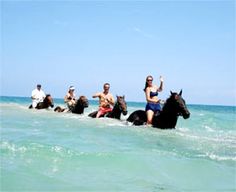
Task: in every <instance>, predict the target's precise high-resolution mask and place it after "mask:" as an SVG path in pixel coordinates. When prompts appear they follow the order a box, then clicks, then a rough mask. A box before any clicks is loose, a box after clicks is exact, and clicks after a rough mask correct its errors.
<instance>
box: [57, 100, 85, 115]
mask: <svg viewBox="0 0 236 192" xmlns="http://www.w3.org/2000/svg"><path fill="white" fill-rule="evenodd" d="M88 106H89V102H88V99H87V98H86V97H85V96H80V98H79V99H78V100H77V101H76V104H75V106H74V107H72V110H71V111H69V110H68V109H67V108H62V107H60V106H57V107H56V108H55V109H54V111H55V112H72V113H76V114H83V113H84V108H86V107H88Z"/></svg>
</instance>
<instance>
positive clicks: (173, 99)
mask: <svg viewBox="0 0 236 192" xmlns="http://www.w3.org/2000/svg"><path fill="white" fill-rule="evenodd" d="M170 93H171V96H170V98H169V99H168V100H167V101H166V103H168V102H170V103H171V104H172V110H173V111H174V112H175V113H176V114H177V115H178V116H183V118H184V119H188V118H189V117H190V112H189V110H188V108H187V106H186V103H185V100H184V99H183V97H182V90H181V91H180V92H179V93H173V92H172V91H170Z"/></svg>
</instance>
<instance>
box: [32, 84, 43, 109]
mask: <svg viewBox="0 0 236 192" xmlns="http://www.w3.org/2000/svg"><path fill="white" fill-rule="evenodd" d="M45 97H46V95H45V93H44V91H43V90H42V89H41V85H40V84H38V85H37V88H36V89H34V90H33V91H32V94H31V99H32V107H33V108H35V107H36V106H37V104H38V103H39V102H43V100H44V98H45Z"/></svg>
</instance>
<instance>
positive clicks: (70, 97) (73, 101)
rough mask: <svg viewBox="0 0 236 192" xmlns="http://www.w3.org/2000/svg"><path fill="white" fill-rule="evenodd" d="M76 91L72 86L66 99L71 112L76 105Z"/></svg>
mask: <svg viewBox="0 0 236 192" xmlns="http://www.w3.org/2000/svg"><path fill="white" fill-rule="evenodd" d="M74 91H75V87H74V86H70V87H69V90H68V92H67V94H66V96H65V97H64V101H65V103H66V104H67V107H68V109H69V111H71V110H72V109H73V108H74V106H75V104H76V97H75V93H74Z"/></svg>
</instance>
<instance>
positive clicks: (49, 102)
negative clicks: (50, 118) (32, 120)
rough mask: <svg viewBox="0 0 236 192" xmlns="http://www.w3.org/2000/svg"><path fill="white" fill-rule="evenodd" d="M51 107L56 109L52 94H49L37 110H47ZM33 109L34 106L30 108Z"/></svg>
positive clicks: (37, 106)
mask: <svg viewBox="0 0 236 192" xmlns="http://www.w3.org/2000/svg"><path fill="white" fill-rule="evenodd" d="M49 107H52V108H53V107H54V103H53V98H52V97H51V95H50V94H47V95H46V97H45V98H44V100H43V102H39V103H38V104H37V105H36V107H35V109H47V108H49ZM31 108H33V106H32V104H31V105H30V106H29V109H31Z"/></svg>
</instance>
